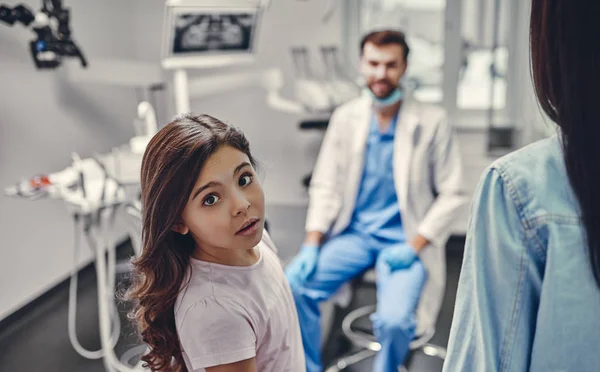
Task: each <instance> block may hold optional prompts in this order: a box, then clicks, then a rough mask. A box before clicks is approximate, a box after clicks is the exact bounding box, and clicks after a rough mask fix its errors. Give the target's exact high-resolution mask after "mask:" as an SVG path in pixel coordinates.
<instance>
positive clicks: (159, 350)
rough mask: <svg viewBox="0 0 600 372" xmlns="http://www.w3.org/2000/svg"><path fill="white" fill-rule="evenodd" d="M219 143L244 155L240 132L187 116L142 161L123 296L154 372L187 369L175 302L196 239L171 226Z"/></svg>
mask: <svg viewBox="0 0 600 372" xmlns="http://www.w3.org/2000/svg"><path fill="white" fill-rule="evenodd" d="M222 146H231V147H233V148H236V149H238V150H240V151H242V152H243V153H245V154H246V155H247V156H248V158H249V159H250V162H251V163H252V164H253V165H254V164H255V162H254V159H253V158H252V155H251V154H250V146H249V144H248V141H247V140H246V138H245V137H244V134H243V133H242V132H240V131H239V130H237V129H235V128H233V127H231V126H229V125H227V124H224V123H222V122H221V121H219V120H217V119H215V118H213V117H210V116H208V115H192V114H186V115H183V116H180V117H177V118H176V119H175V120H173V121H172V122H171V123H169V124H168V125H167V126H165V127H164V128H163V129H161V130H160V131H159V132H158V133H157V134H156V135H155V136H154V137H153V138H152V140H151V141H150V143H149V144H148V148H147V149H146V152H145V154H144V158H143V160H142V172H141V185H142V206H143V213H142V247H143V250H142V254H141V256H140V257H139V258H138V259H136V260H134V262H133V266H134V271H133V276H132V279H133V285H132V287H131V289H130V290H129V293H128V294H127V296H126V297H127V299H128V300H131V301H132V302H133V305H134V308H133V310H132V311H131V313H130V318H131V319H132V320H133V321H134V322H135V323H136V325H137V329H138V331H139V333H140V336H141V338H142V340H143V341H144V342H145V343H146V344H147V345H148V347H149V349H150V352H149V353H148V354H146V355H144V356H143V357H142V360H143V361H144V362H145V363H146V364H145V366H146V367H149V368H150V369H151V370H152V371H187V369H186V367H185V363H184V361H183V357H182V354H181V349H180V346H179V339H178V337H177V331H176V328H175V314H174V305H175V300H176V299H177V296H178V294H179V293H180V291H181V289H182V287H184V285H185V284H187V283H184V280H185V278H186V275H187V271H188V269H189V266H190V255H191V254H192V252H193V250H194V247H195V245H194V241H193V240H192V238H191V237H190V234H187V235H181V234H178V233H176V232H174V231H172V230H171V228H172V227H173V226H174V225H175V224H176V223H177V222H178V221H179V218H180V216H181V213H182V212H183V210H184V208H185V206H186V203H187V201H188V198H189V195H190V193H191V192H192V188H193V187H194V184H195V183H196V180H197V178H198V176H199V174H200V171H201V169H202V167H203V165H204V163H205V162H206V160H207V159H208V158H209V157H210V156H211V155H212V154H213V153H215V152H216V151H217V150H218V149H219V148H221V147H222Z"/></svg>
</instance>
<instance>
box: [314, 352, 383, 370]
mask: <svg viewBox="0 0 600 372" xmlns="http://www.w3.org/2000/svg"><path fill="white" fill-rule="evenodd" d="M375 354H377V352H375V351H372V350H361V351H359V352H357V353H355V354H352V355H348V356H345V357H343V358H341V359H339V360H338V361H337V363H336V364H335V365H333V366H331V367H329V368H327V370H326V371H325V372H339V371H343V370H344V369H346V368H348V367H351V366H353V365H354V364H356V363H359V362H362V361H363V360H365V359H369V358H371V357H373V356H375Z"/></svg>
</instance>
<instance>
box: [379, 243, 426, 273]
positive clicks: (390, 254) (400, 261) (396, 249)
mask: <svg viewBox="0 0 600 372" xmlns="http://www.w3.org/2000/svg"><path fill="white" fill-rule="evenodd" d="M418 259H419V257H418V256H417V254H416V252H415V250H414V249H413V248H412V247H411V246H410V245H408V244H406V243H401V244H396V245H394V246H391V247H389V248H386V249H384V250H383V252H381V253H380V255H379V260H381V261H382V262H384V263H386V264H387V265H388V266H389V267H390V270H391V271H396V270H402V269H406V268H407V267H410V266H411V265H412V264H413V262H415V261H416V260H418Z"/></svg>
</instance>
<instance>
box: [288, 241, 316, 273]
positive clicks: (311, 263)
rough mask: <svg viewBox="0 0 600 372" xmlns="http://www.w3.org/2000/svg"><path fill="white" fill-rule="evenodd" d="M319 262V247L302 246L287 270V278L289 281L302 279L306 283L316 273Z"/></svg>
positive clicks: (312, 245) (311, 245)
mask: <svg viewBox="0 0 600 372" xmlns="http://www.w3.org/2000/svg"><path fill="white" fill-rule="evenodd" d="M318 260H319V246H318V245H314V244H302V247H301V248H300V252H299V253H298V254H297V255H296V257H295V258H294V260H293V261H292V262H291V263H290V264H289V266H288V267H287V268H286V271H285V273H286V276H287V277H288V279H289V280H293V279H300V280H301V281H303V282H306V281H307V280H309V279H310V277H311V276H312V275H313V274H314V273H315V270H316V268H317V261H318Z"/></svg>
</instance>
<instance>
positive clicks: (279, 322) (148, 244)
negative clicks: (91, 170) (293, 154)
mask: <svg viewBox="0 0 600 372" xmlns="http://www.w3.org/2000/svg"><path fill="white" fill-rule="evenodd" d="M254 166H255V162H254V159H253V158H252V155H251V153H250V147H249V144H248V141H247V140H246V138H245V137H244V135H243V133H242V132H240V131H238V130H237V129H235V128H233V127H231V126H229V125H227V124H224V123H222V122H221V121H219V120H217V119H215V118H213V117H210V116H207V115H197V116H196V115H189V114H188V115H184V116H181V117H179V118H177V119H175V120H174V121H173V122H171V123H170V124H168V125H167V126H166V127H164V128H163V129H161V130H160V131H159V132H158V133H157V134H156V135H155V136H154V138H152V140H151V141H150V143H149V144H148V148H147V149H146V152H145V154H144V158H143V161H142V174H141V185H142V205H143V219H142V241H143V242H142V245H143V251H142V254H141V257H139V258H138V259H137V260H135V261H134V275H133V279H134V284H133V287H132V288H131V290H130V292H129V294H128V298H129V299H130V300H132V301H133V302H134V304H135V305H134V309H133V311H132V313H131V315H130V317H131V318H132V319H133V320H134V321H135V322H136V325H137V328H138V330H139V333H140V335H141V338H142V340H143V341H144V342H145V343H146V344H147V345H148V347H149V349H150V352H149V353H148V354H146V355H144V356H143V357H142V360H143V361H144V362H146V366H147V367H149V368H150V369H151V370H152V371H205V370H206V371H207V372H229V371H236V372H238V371H239V372H256V371H261V372H263V371H265V372H281V371H290V372H303V371H304V370H305V369H304V363H305V362H304V351H303V349H302V339H301V336H300V327H299V325H298V318H297V315H296V307H295V305H294V299H293V297H292V293H291V290H290V287H289V285H288V283H287V281H286V279H285V275H284V273H283V269H282V267H281V264H280V262H279V260H278V258H277V255H276V253H275V250H276V249H275V247H274V245H273V242H272V241H271V240H270V238H269V236H268V234H267V232H266V231H264V232H263V226H264V214H265V213H264V211H265V210H264V194H263V190H262V187H261V185H260V181H259V179H258V177H257V175H256V172H255V170H254Z"/></svg>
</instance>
